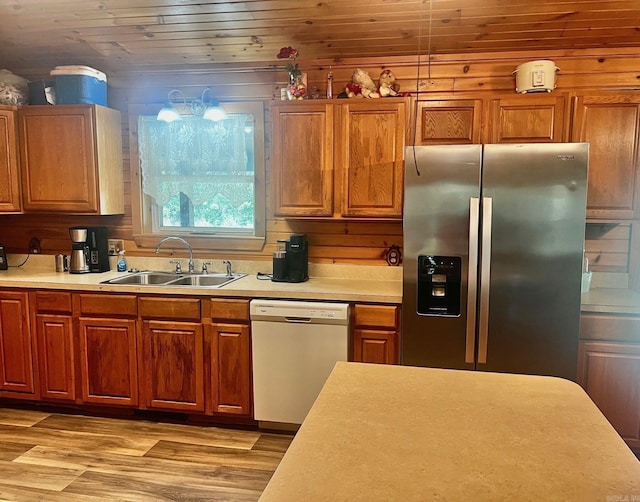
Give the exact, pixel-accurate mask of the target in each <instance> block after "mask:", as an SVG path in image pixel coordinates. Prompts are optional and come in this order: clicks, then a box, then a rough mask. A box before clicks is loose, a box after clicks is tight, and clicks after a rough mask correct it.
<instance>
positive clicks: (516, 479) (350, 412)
mask: <svg viewBox="0 0 640 502" xmlns="http://www.w3.org/2000/svg"><path fill="white" fill-rule="evenodd" d="M260 500H261V501H263V502H268V501H278V502H283V501H301V500H305V501H334V500H344V501H358V500H361V501H373V500H402V501H418V500H420V501H423V500H452V501H459V500H474V501H477V500H491V501H495V500H518V501H525V500H531V501H541V500H544V501H550V500H571V501H573V500H575V501H578V500H579V501H588V500H640V462H638V460H637V459H636V458H635V456H634V455H633V453H632V452H631V451H630V450H629V449H628V448H627V446H626V445H625V443H624V442H623V441H622V439H620V437H619V436H618V434H617V433H616V432H615V430H614V429H613V428H612V427H611V425H610V424H609V423H608V422H607V421H606V419H605V418H604V416H603V415H602V414H601V413H600V411H599V410H598V409H597V408H596V407H595V405H594V404H593V402H592V401H591V400H590V399H589V397H588V396H587V395H586V394H585V393H584V391H583V390H582V389H581V388H580V387H579V386H578V385H576V384H575V383H572V382H569V381H566V380H562V379H557V378H551V377H539V376H527V375H508V374H497V373H484V372H471V371H456V370H441V369H431V368H413V367H402V366H385V365H373V364H359V363H338V364H337V365H336V367H335V369H334V370H333V372H332V374H331V376H330V377H329V380H328V381H327V383H326V385H325V387H324V388H323V390H322V392H321V394H320V396H319V397H318V399H317V401H316V402H315V404H314V406H313V408H312V409H311V411H310V412H309V415H308V416H307V418H306V420H305V421H304V423H303V424H302V427H301V428H300V430H299V432H298V434H297V436H296V437H295V439H294V441H293V443H292V444H291V446H290V448H289V450H288V451H287V453H286V454H285V456H284V458H283V460H282V462H281V463H280V465H279V467H278V469H277V470H276V472H275V474H274V476H273V478H272V479H271V481H270V483H269V485H268V486H267V488H266V490H265V491H264V493H263V495H262V498H261V499H260Z"/></svg>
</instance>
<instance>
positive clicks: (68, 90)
mask: <svg viewBox="0 0 640 502" xmlns="http://www.w3.org/2000/svg"><path fill="white" fill-rule="evenodd" d="M50 74H51V75H52V76H54V77H55V79H56V104H58V105H73V104H96V105H102V106H107V76H106V75H105V74H104V73H102V72H101V71H98V70H96V69H94V68H91V67H89V66H56V68H55V69H54V70H51V72H50Z"/></svg>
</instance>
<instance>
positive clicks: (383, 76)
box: [378, 69, 400, 98]
mask: <svg viewBox="0 0 640 502" xmlns="http://www.w3.org/2000/svg"><path fill="white" fill-rule="evenodd" d="M398 89H399V86H398V85H397V84H396V77H395V75H394V74H393V73H392V72H391V70H388V69H387V70H382V71H381V72H380V77H379V79H378V92H379V93H380V96H382V97H383V98H385V97H387V96H399V95H400V94H399V93H398Z"/></svg>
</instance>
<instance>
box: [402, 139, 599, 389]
mask: <svg viewBox="0 0 640 502" xmlns="http://www.w3.org/2000/svg"><path fill="white" fill-rule="evenodd" d="M588 155H589V146H588V144H586V143H552V144H546V143H545V144H517V145H516V144H496V145H443V146H419V147H407V148H406V151H405V202H404V222H403V233H404V263H403V309H402V311H403V319H402V364H405V365H413V366H431V367H440V368H458V369H478V370H485V371H497V372H509V373H527V374H538V375H553V376H559V377H565V378H569V379H572V380H575V378H576V371H577V369H576V368H577V352H578V331H579V323H580V284H581V275H582V258H583V246H584V229H585V211H586V186H587V168H588Z"/></svg>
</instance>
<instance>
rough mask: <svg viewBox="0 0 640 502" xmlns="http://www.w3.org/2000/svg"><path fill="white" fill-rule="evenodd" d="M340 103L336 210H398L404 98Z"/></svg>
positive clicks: (380, 213)
mask: <svg viewBox="0 0 640 502" xmlns="http://www.w3.org/2000/svg"><path fill="white" fill-rule="evenodd" d="M347 101H348V102H347V103H345V104H343V105H341V106H340V122H341V123H340V127H339V129H338V130H339V131H340V140H339V141H336V142H335V149H334V152H335V155H336V164H337V166H338V169H339V170H340V171H341V172H342V190H341V192H342V193H341V214H342V216H365V217H383V218H384V217H389V218H400V217H401V216H402V192H403V189H404V188H403V179H404V177H403V170H404V146H405V133H406V129H407V104H406V102H405V101H393V102H390V101H386V100H384V99H381V100H376V99H374V100H366V101H363V100H357V101H350V100H347Z"/></svg>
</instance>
